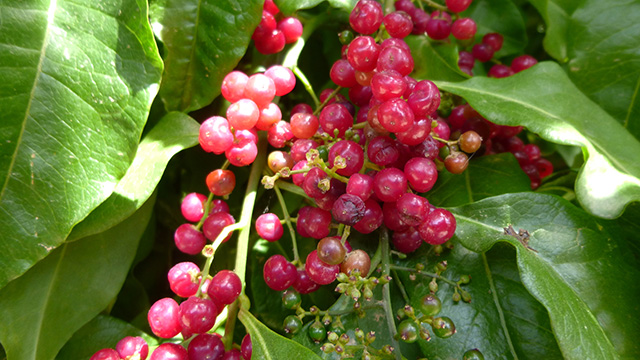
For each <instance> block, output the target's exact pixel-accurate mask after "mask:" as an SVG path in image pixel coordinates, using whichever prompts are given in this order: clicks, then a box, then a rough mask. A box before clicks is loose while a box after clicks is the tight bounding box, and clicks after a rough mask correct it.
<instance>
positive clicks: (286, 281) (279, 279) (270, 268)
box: [262, 255, 298, 291]
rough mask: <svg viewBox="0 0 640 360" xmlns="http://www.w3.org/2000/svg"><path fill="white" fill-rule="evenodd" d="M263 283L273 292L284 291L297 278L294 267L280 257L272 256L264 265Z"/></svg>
mask: <svg viewBox="0 0 640 360" xmlns="http://www.w3.org/2000/svg"><path fill="white" fill-rule="evenodd" d="M262 274H263V276H264V281H265V283H267V286H269V288H271V289H273V290H275V291H282V290H286V289H287V288H288V287H289V286H291V285H293V283H294V282H295V281H296V279H297V277H298V271H297V270H296V267H295V266H293V264H291V263H290V262H288V261H287V259H285V257H284V256H282V255H273V256H272V257H270V258H269V259H267V261H266V262H265V263H264V268H263V272H262Z"/></svg>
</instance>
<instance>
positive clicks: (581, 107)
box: [438, 62, 640, 218]
mask: <svg viewBox="0 0 640 360" xmlns="http://www.w3.org/2000/svg"><path fill="white" fill-rule="evenodd" d="M438 87H440V88H441V89H443V90H446V91H449V92H452V93H454V94H456V95H460V96H462V97H463V98H465V99H466V100H467V101H468V102H469V104H471V106H473V108H474V109H476V110H477V111H478V112H480V113H481V114H482V115H483V116H485V117H486V118H487V119H489V120H491V121H493V122H496V123H498V124H501V125H524V126H526V127H527V128H528V129H529V130H531V131H533V132H535V133H537V134H539V135H540V136H541V137H542V138H544V139H546V140H548V141H551V142H556V143H560V144H568V145H579V146H582V147H583V148H584V149H585V150H586V154H588V159H587V161H586V162H585V165H584V167H583V168H582V170H581V171H580V174H579V176H578V180H577V181H576V194H577V196H578V200H579V201H580V203H581V204H582V206H584V207H585V208H586V209H587V210H588V211H589V212H591V213H593V214H595V215H597V216H601V217H606V218H613V217H616V216H619V215H620V214H621V213H622V211H623V209H624V207H625V206H626V204H627V203H629V202H632V201H636V200H640V179H639V178H640V163H638V161H637V154H640V142H638V141H637V140H636V139H635V138H634V137H633V136H631V134H629V132H628V131H626V129H624V128H623V127H622V126H621V125H620V124H619V123H618V122H616V121H615V120H614V119H613V118H612V117H611V116H609V115H608V114H607V113H606V112H605V111H604V110H602V109H601V108H600V107H598V106H597V105H596V104H594V103H593V102H592V101H591V100H589V99H588V98H587V97H586V96H584V95H583V94H582V93H581V92H580V91H579V90H578V89H577V88H576V87H575V86H574V85H573V83H572V82H571V81H570V80H569V78H568V77H567V76H566V74H565V73H564V71H562V69H561V68H560V67H559V66H558V65H557V64H556V63H552V62H543V63H540V64H538V65H536V66H534V67H533V68H531V69H529V70H527V71H523V72H521V73H519V74H516V75H514V76H512V77H508V78H504V79H491V78H479V77H475V78H472V79H469V80H467V81H465V82H462V83H445V82H438Z"/></svg>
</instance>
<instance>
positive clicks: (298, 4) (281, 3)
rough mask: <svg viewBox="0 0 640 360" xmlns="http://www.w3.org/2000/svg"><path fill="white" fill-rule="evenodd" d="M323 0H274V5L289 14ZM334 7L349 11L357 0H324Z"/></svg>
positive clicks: (315, 4)
mask: <svg viewBox="0 0 640 360" xmlns="http://www.w3.org/2000/svg"><path fill="white" fill-rule="evenodd" d="M324 1H325V0H302V1H301V0H275V3H276V5H278V8H279V9H280V11H281V12H282V13H283V14H284V15H291V14H293V13H295V12H296V11H298V10H302V9H310V8H312V7H315V6H317V5H318V4H320V3H322V2H324ZM326 1H328V2H329V4H330V5H331V6H333V7H334V8H338V9H342V10H346V11H351V9H353V7H354V6H355V4H356V2H357V0H326Z"/></svg>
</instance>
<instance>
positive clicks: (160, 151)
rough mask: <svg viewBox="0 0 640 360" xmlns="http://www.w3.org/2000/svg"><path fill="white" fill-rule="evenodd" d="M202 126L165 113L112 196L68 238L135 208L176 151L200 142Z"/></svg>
mask: <svg viewBox="0 0 640 360" xmlns="http://www.w3.org/2000/svg"><path fill="white" fill-rule="evenodd" d="M199 128H200V125H199V124H198V123H197V122H196V121H195V120H193V119H192V118H191V117H189V116H188V115H186V114H183V113H179V112H171V113H169V114H167V115H165V116H164V117H163V118H162V119H161V120H160V121H159V122H158V123H157V124H156V125H155V126H154V127H153V128H152V129H151V131H149V133H147V134H146V135H145V137H144V138H143V139H142V141H141V142H140V145H139V146H138V151H137V152H136V157H135V158H134V159H133V163H132V164H131V166H130V167H129V170H127V173H126V174H125V176H124V177H123V178H122V180H120V182H119V183H118V185H117V186H116V188H115V190H114V191H113V194H111V197H109V198H108V199H107V200H106V201H105V202H103V203H102V204H100V206H98V208H96V209H95V210H94V211H93V212H92V213H91V214H89V216H88V217H87V218H86V219H84V221H82V222H81V223H80V224H78V225H77V226H76V227H74V228H73V231H72V232H71V234H70V235H69V238H68V240H75V239H79V238H82V237H85V236H89V235H92V234H97V233H99V232H102V231H105V230H106V229H108V228H110V227H112V226H114V225H116V224H117V223H119V222H120V221H122V220H124V219H126V218H127V217H129V216H130V215H131V214H132V213H133V212H135V211H136V210H137V209H138V208H139V207H140V206H142V204H143V203H144V202H145V201H147V199H148V198H149V196H151V194H152V193H153V191H154V189H155V188H156V185H158V182H159V181H160V178H161V177H162V174H163V173H164V169H165V167H166V166H167V163H168V162H169V160H171V158H172V157H173V155H175V154H176V153H177V152H179V151H180V150H183V149H185V148H188V147H191V146H194V145H196V144H198V130H199Z"/></svg>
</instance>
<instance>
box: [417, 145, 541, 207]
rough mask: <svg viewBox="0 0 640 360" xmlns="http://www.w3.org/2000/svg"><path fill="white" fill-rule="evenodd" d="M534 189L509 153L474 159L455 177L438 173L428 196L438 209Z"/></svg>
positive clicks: (444, 172) (445, 173)
mask: <svg viewBox="0 0 640 360" xmlns="http://www.w3.org/2000/svg"><path fill="white" fill-rule="evenodd" d="M529 190H531V181H530V180H529V178H528V177H527V175H526V174H525V173H524V172H523V171H522V169H521V168H520V165H519V164H518V162H517V161H516V159H515V158H514V157H513V155H511V154H510V153H503V154H496V155H490V156H482V157H479V158H473V159H471V161H469V167H468V168H467V170H466V171H465V172H464V173H462V174H460V175H454V174H451V173H450V172H448V171H441V172H440V173H439V174H438V181H437V182H436V184H435V186H434V187H433V189H431V190H430V191H429V192H427V193H426V194H425V196H426V197H427V199H428V200H429V202H430V203H431V204H434V205H436V206H460V205H464V204H467V203H471V202H474V201H477V200H481V199H484V198H487V197H490V196H495V195H502V194H506V193H511V192H522V191H529Z"/></svg>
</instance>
